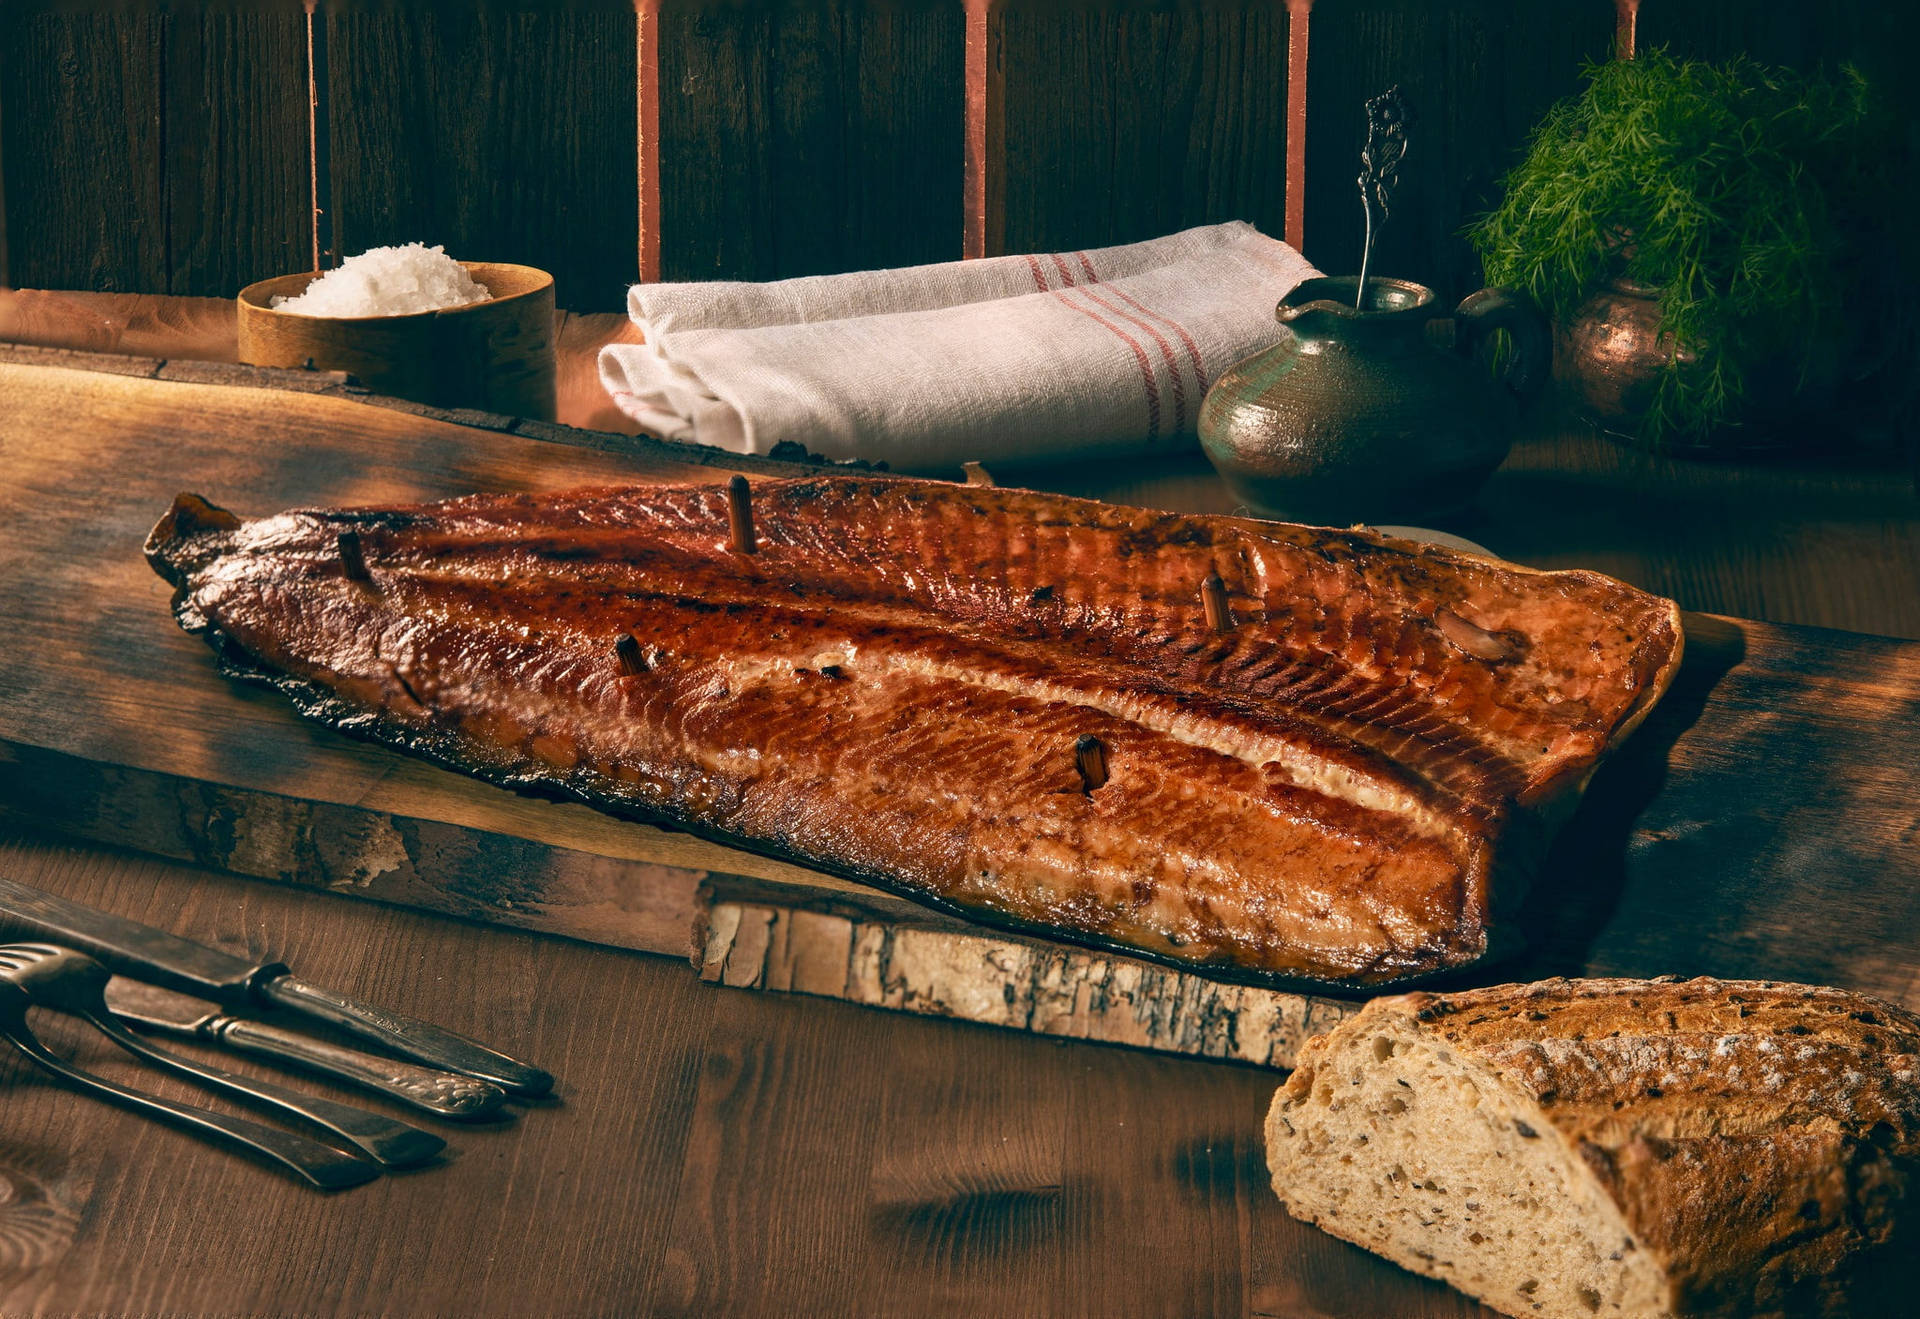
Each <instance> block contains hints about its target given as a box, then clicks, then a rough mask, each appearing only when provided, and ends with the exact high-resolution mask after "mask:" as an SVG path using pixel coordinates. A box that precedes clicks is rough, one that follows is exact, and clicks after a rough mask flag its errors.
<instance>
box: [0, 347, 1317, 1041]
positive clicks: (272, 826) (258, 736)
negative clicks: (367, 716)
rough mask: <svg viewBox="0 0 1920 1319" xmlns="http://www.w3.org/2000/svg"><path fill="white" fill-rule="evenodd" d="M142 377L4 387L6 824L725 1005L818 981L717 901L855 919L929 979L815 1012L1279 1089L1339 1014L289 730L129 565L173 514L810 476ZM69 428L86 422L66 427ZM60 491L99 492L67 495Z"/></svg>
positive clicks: (497, 424) (0, 620)
mask: <svg viewBox="0 0 1920 1319" xmlns="http://www.w3.org/2000/svg"><path fill="white" fill-rule="evenodd" d="M73 360H81V359H80V358H79V357H78V356H77V355H76V357H75V358H74V359H73ZM122 360H123V361H124V362H128V363H131V362H134V361H136V359H122ZM104 361H105V362H106V363H107V364H115V365H117V363H115V362H114V359H104ZM147 365H148V367H149V368H150V372H148V373H142V372H139V371H137V370H136V371H133V372H132V373H129V374H112V375H109V374H103V373H99V372H92V371H81V370H73V369H68V368H64V367H22V366H9V365H4V364H0V390H4V391H5V392H6V394H7V396H8V397H9V399H11V400H15V401H17V405H18V411H17V412H15V413H13V414H11V415H9V416H6V417H0V454H4V455H5V457H6V460H7V463H8V466H9V469H10V471H12V472H14V473H16V474H17V480H16V481H15V482H14V483H13V484H12V485H10V486H9V487H8V489H7V491H6V492H5V493H4V494H0V507H4V508H5V509H6V510H7V511H8V512H9V513H11V514H12V515H14V516H17V517H19V518H22V519H27V520H30V521H31V522H32V524H33V527H32V529H31V530H29V529H28V528H27V527H26V526H25V525H22V526H21V528H20V530H19V534H18V535H16V536H14V537H12V538H10V539H9V540H7V541H6V542H5V543H0V577H4V579H5V580H8V581H10V582H14V583H17V584H18V585H17V587H16V589H14V590H12V591H10V592H9V593H8V594H7V596H6V597H5V599H4V601H0V627H4V628H6V629H7V630H8V631H9V632H11V633H12V634H13V635H15V636H16V637H24V636H25V635H26V634H27V633H29V632H30V633H32V635H33V637H34V641H33V643H32V646H31V647H30V649H31V651H32V653H33V654H34V656H35V660H34V662H33V663H32V664H30V665H15V666H12V667H9V668H4V669H0V810H3V811H5V812H7V813H10V814H11V815H12V816H13V817H14V818H15V819H16V820H17V821H19V822H20V823H22V824H35V825H39V826H42V827H52V828H55V829H58V830H61V831H63V832H65V833H68V834H71V835H73V836H76V837H80V838H85V839H88V840H90V841H93V842H99V843H107V844H111V845H115V846H123V847H129V848H137V849H140V850H143V851H148V852H153V853H156V854H158V855H161V856H166V857H171V858H175V859H180V860H190V861H194V862H197V863H199V864H202V865H209V866H215V867H218V868H220V869H223V870H229V871H233V872H236V873H239V874H244V875H252V876H257V877H260V878H266V879H274V880H279V881H282V882H286V883H293V884H302V885H307V886H311V887H321V888H328V889H332V890H336V891H340V892H345V893H350V894H353V895H356V896H361V897H368V898H373V899H377V900H381V901H387V902H394V903H400V904H404V905H407V906H414V907H420V908H424V909H427V910H432V911H440V912H446V913H449V914H452V915H457V916H462V917H466V918H468V919H473V920H484V921H492V922H495V923H499V924H507V925H514V926H518V927H522V928H527V929H535V930H542V931H546V932H549V933H555V934H564V935H569V936H571V937H574V938H580V939H588V940H593V941H595V942H600V943H607V944H611V945H614V946H618V947H624V948H634V949H639V950H641V951H646V952H654V953H664V954H668V955H671V956H675V957H682V958H685V957H689V956H690V955H692V954H694V953H695V952H696V951H698V952H699V953H700V955H701V960H702V961H703V962H707V963H713V962H720V963H724V962H726V961H727V960H729V958H730V957H731V959H732V961H733V964H734V966H735V968H736V969H735V972H734V975H733V977H732V979H733V980H734V981H735V982H737V983H743V984H744V983H754V984H760V983H762V982H764V983H765V985H766V987H768V988H784V989H794V988H798V989H801V990H803V991H804V990H807V989H808V988H809V987H810V986H812V987H815V988H816V992H823V993H824V992H828V990H827V987H825V986H824V985H821V984H820V983H819V981H818V979H817V978H814V979H809V978H808V977H806V976H803V977H802V978H801V982H800V983H799V984H797V985H796V984H795V983H793V980H792V977H791V976H788V977H787V978H786V979H785V980H781V979H780V978H779V977H777V976H775V977H768V976H764V975H761V976H752V975H749V974H748V972H747V967H748V961H749V956H750V952H751V950H750V949H749V947H748V946H746V945H744V944H743V945H742V946H741V947H739V948H738V949H731V948H728V947H723V946H722V945H721V944H720V943H715V942H714V941H712V940H710V939H709V938H707V937H706V935H707V934H708V933H709V932H710V931H711V930H712V929H713V927H714V924H715V917H714V914H713V910H712V909H713V908H715V907H716V905H718V904H724V903H729V902H731V903H736V904H737V903H739V902H741V901H743V900H749V901H751V903H753V904H754V906H755V908H756V910H757V911H761V912H765V913H768V920H769V921H771V920H772V919H774V918H776V917H777V918H778V919H780V920H783V921H784V920H788V919H790V918H791V917H792V914H793V913H794V912H795V911H797V910H800V909H805V910H809V911H815V912H817V913H820V914H823V915H824V916H827V917H830V918H833V919H840V920H847V919H849V918H851V919H855V920H857V921H858V922H859V923H860V924H861V926H862V928H863V929H865V930H867V931H868V932H869V933H870V935H871V937H872V938H873V939H875V940H879V941H885V940H888V939H890V938H892V937H893V934H894V932H895V931H896V930H912V931H914V932H915V934H914V935H911V936H909V942H912V940H913V939H914V938H918V939H919V940H920V941H919V942H918V943H917V944H914V946H915V947H916V948H919V949H921V950H922V952H923V955H922V956H921V957H920V958H919V960H918V961H917V962H916V961H913V960H912V959H910V958H908V957H907V956H905V955H904V954H903V956H902V957H901V958H899V959H897V962H896V963H894V964H892V965H890V967H889V968H888V969H887V970H886V971H885V973H884V974H883V973H882V972H881V970H880V969H878V968H876V969H875V971H874V974H872V975H868V976H864V977H863V976H855V975H853V974H852V973H851V971H849V973H848V974H846V975H843V977H842V979H841V983H840V985H839V986H837V987H833V992H832V996H833V997H840V998H846V999H850V1000H852V1001H867V1002H871V1003H872V1004H873V1005H875V1006H891V1007H897V1008H901V1009H903V1010H907V1011H917V1012H923V1013H931V1014H936V1015H944V1016H960V1017H965V1018H968V1019H982V1018H981V1017H980V1014H979V1013H977V1012H972V1011H970V1010H967V1007H966V1004H967V1003H969V1002H973V1001H978V1000H979V999H980V998H981V996H983V995H985V996H988V997H989V998H990V999H991V1001H993V1002H995V1003H1001V1004H1003V1005H1004V1004H1005V1002H1006V1001H1007V997H1006V996H1007V994H1008V993H1010V992H1018V993H1021V994H1023V995H1025V1001H1028V1002H1039V1001H1040V1000H1041V999H1044V1004H1043V1005H1042V1006H1043V1008H1044V1010H1041V1009H1039V1008H1037V1009H1036V1010H1034V1011H1029V1012H1024V1013H1021V1014H1018V1019H1014V1017H1013V1016H1009V1015H1007V1014H1005V1013H1003V1014H1002V1016H1001V1018H999V1019H997V1020H995V1021H994V1023H993V1024H999V1025H1008V1026H1015V1027H1018V1028H1021V1029H1027V1030H1035V1031H1039V1032H1041V1033H1046V1034H1061V1035H1078V1036H1082V1037H1090V1038H1103V1039H1112V1040H1116V1041H1119V1042H1126V1043H1134V1044H1140V1045H1143V1046H1146V1047H1153V1048H1160V1049H1165V1050H1167V1051H1170V1052H1178V1053H1196V1054H1202V1055H1206V1056H1217V1057H1232V1058H1240V1059H1242V1060H1244V1061H1249V1062H1256V1063H1261V1064H1277V1065H1286V1064H1287V1063H1289V1062H1290V1061H1291V1058H1292V1050H1293V1049H1294V1048H1295V1047H1296V1046H1297V1045H1298V1044H1299V1042H1300V1041H1301V1040H1302V1039H1303V1038H1304V1037H1305V1029H1304V1026H1305V1023H1306V1021H1307V1020H1308V1019H1309V1017H1310V1016H1313V1018H1314V1019H1315V1020H1324V1019H1326V1018H1327V1015H1328V1014H1329V1013H1333V1014H1336V1015H1337V1014H1338V1013H1339V1012H1340V1011H1341V1009H1340V1008H1339V1007H1338V1006H1325V1007H1319V1008H1317V1009H1316V1008H1315V1006H1314V1002H1315V1001H1310V1000H1308V999H1305V998H1303V997H1300V996H1297V995H1292V994H1284V993H1277V992H1273V991H1262V990H1247V991H1225V992H1222V991H1220V990H1219V988H1218V987H1213V986H1209V985H1207V984H1206V983H1205V982H1203V981H1200V980H1199V979H1198V978H1197V977H1193V976H1189V975H1185V974H1182V973H1179V972H1171V971H1168V972H1162V971H1155V970H1142V969H1134V967H1133V964H1132V963H1130V962H1129V961H1128V959H1125V958H1119V957H1107V956H1101V955H1092V954H1084V953H1079V952H1075V953H1073V954H1072V955H1071V956H1068V955H1065V954H1061V955H1059V956H1053V955H1052V954H1053V953H1054V951H1055V950H1053V949H1052V947H1051V946H1050V945H1044V944H1041V943H1037V942H1035V941H1031V940H1021V939H1015V938H1011V937H1008V936H1003V935H1000V934H997V933H982V932H979V931H977V930H975V929H973V928H972V927H969V926H965V925H963V924H961V923H959V922H957V921H952V920H948V919H946V918H942V917H938V916H936V915H934V914H933V913H930V912H927V911H925V910H924V909H922V908H920V907H918V906H915V905H914V904H912V903H909V902H906V901H904V900H902V899H899V898H895V897H891V896H889V895H886V894H882V893H878V892H875V891H873V890H869V889H866V888H864V887H862V886H859V885H856V884H851V883H848V882H847V881H845V880H840V879H836V878H834V877H832V876H828V875H823V874H819V873H817V872H814V871H809V870H805V869H802V868H801V867H798V866H793V865H788V864H785V863H782V862H778V861H771V860H768V859H765V858H762V857H757V856H753V855H751V854H748V853H744V852H738V851H734V850H732V849H729V848H725V847H721V846H719V845H717V844H714V843H709V842H705V841H703V840H700V839H696V838H693V837H691V836H689V835H686V834H680V833H669V832H665V831H662V830H659V829H653V828H648V827H646V826H644V825H637V824H631V823H627V822H623V821H618V820H615V819H613V818H611V817H609V816H606V815H602V814H600V813H599V812H597V811H593V810H590V809H588V808H586V807H584V806H573V805H564V804H559V803H553V802H545V801H536V800H533V799H529V798H523V797H516V796H514V795H512V794H511V793H506V792H502V791H499V790H497V789H494V788H490V787H488V786H486V785H484V784H480V783H478V782H475V781H473V780H470V779H467V778H465V777H463V776H461V775H457V774H453V773H450V772H448V771H445V770H440V769H436V768H433V767H432V766H429V765H426V764H424V763H422V762H418V761H414V760H411V759H409V758H407V757H405V756H401V755H398V754H395V753H393V752H391V751H388V750H385V749H383V748H379V747H373V746H367V745H364V744H360V743H354V742H351V741H349V740H348V739H346V738H343V737H340V736H339V735H337V734H334V733H332V732H330V731H327V730H325V729H321V728H317V727H313V726H311V725H305V724H302V723H300V721H298V720H297V719H296V718H295V717H294V716H293V714H292V712H291V711H290V710H289V709H288V708H287V707H286V705H285V703H284V702H283V701H282V700H281V699H280V698H279V697H278V696H277V695H275V694H273V693H271V692H267V691H264V690H261V689H257V688H246V687H242V686H239V685H236V684H232V683H229V682H227V681H225V680H223V679H221V678H220V677H219V676H218V675H217V674H216V673H215V672H214V669H213V665H212V662H211V658H210V655H209V653H208V651H207V649H206V647H205V645H204V644H203V643H202V642H201V641H200V640H199V639H198V638H194V637H189V636H187V635H185V634H184V633H182V632H180V630H179V629H178V628H177V627H175V626H174V625H173V624H172V622H171V620H170V618H169V615H168V610H167V601H168V599H169V596H170V593H171V592H170V588H169V587H167V585H166V584H165V583H164V582H162V581H161V580H160V579H159V578H158V577H157V576H155V575H154V574H153V572H152V570H151V569H150V568H149V567H148V566H147V564H146V563H145V561H144V560H143V559H142V557H141V555H140V552H139V547H140V544H141V542H142V540H143V539H144V538H145V535H146V532H147V530H148V529H149V527H150V526H151V524H152V522H153V521H154V520H155V519H156V518H157V517H158V516H159V514H160V512H162V511H164V510H165V508H166V507H167V505H168V503H169V502H170V500H171V498H172V496H173V494H174V493H175V492H176V491H178V490H180V489H187V488H192V489H197V490H199V491H201V492H202V493H205V494H208V495H209V497H211V498H213V499H214V500H215V501H216V502H222V503H225V504H227V505H229V506H231V507H233V508H234V509H235V510H236V511H238V512H242V513H247V514H260V513H265V512H269V511H274V510H278V509H280V508H283V507H286V506H289V505H298V504H310V503H342V502H345V503H356V502H364V503H380V502H392V501H402V502H404V501H408V500H413V499H422V498H435V497H441V496H447V495H453V494H458V493H466V492H472V491H498V490H522V489H526V490H543V489H563V488H566V487H569V486H577V485H585V484H606V483H610V482H617V481H621V480H635V479H645V480H696V481H697V480H714V479H717V473H716V472H715V471H714V469H712V468H709V467H705V466H702V465H701V463H703V462H706V461H711V460H714V459H716V458H720V457H724V458H725V459H726V460H727V461H728V462H729V464H730V465H734V466H738V467H740V468H743V469H746V470H760V471H773V470H786V471H803V470H808V469H804V468H791V467H788V468H784V469H783V468H782V467H781V466H780V465H778V464H773V463H769V462H767V461H766V460H755V459H736V458H733V457H732V456H730V455H718V454H717V453H716V452H715V451H712V450H687V449H685V448H683V447H681V446H671V445H663V444H658V443H654V442H650V441H645V440H635V439H629V438H628V437H624V436H614V435H597V434H595V433H592V432H577V431H567V430H566V429H565V428H559V427H554V426H552V425H550V424H541V423H514V422H513V421H512V419H510V418H485V417H477V416H476V417H475V418H474V420H475V421H480V422H484V423H485V425H486V429H479V428H476V427H474V426H463V425H459V424H455V423H454V422H451V421H448V420H445V419H444V415H445V414H443V415H442V416H440V417H436V416H433V415H428V414H430V412H431V410H430V409H422V408H418V407H410V408H408V409H406V410H402V409H399V408H391V407H370V406H368V405H367V404H365V403H362V402H359V401H357V400H356V399H355V398H353V397H352V396H350V395H347V394H344V393H342V392H341V389H342V387H341V386H339V385H338V384H336V383H331V382H328V381H325V380H317V381H308V380H305V379H302V378H301V377H302V376H303V373H300V372H283V373H275V376H274V379H275V382H276V383H277V384H280V385H281V386H282V388H278V389H272V390H267V389H247V388H235V387H233V386H232V385H231V384H225V383H210V384H199V383H191V382H177V381H172V380H167V379H164V378H161V379H155V378H152V376H151V371H155V370H157V371H159V372H160V373H161V375H162V376H164V375H166V374H168V373H169V372H171V371H172V370H173V367H172V366H167V367H162V366H160V365H159V364H157V363H148V364H147ZM176 365H189V366H195V367H198V368H199V369H200V370H202V371H205V370H216V371H221V372H223V373H236V374H232V375H227V374H223V375H222V376H221V377H220V379H221V380H222V381H226V380H232V379H244V378H245V376H244V373H245V372H247V371H249V370H250V368H239V367H217V366H215V365H214V364H176ZM279 377H293V378H292V379H290V380H286V379H279ZM286 386H293V387H294V388H286ZM74 416H81V417H84V418H85V419H86V424H84V425H81V426H73V425H71V424H66V420H70V419H71V418H72V417H74ZM522 430H532V431H538V432H539V433H541V434H548V435H556V436H562V437H565V438H567V439H569V440H571V441H573V442H572V443H553V442H551V441H547V440H541V439H536V438H531V437H530V436H529V435H527V434H523V433H520V431H522ZM55 436H57V437H58V438H57V439H56V438H49V437H55ZM610 446H621V448H620V450H619V451H616V450H615V449H614V448H612V447H610ZM76 468H80V469H84V470H88V471H93V472H98V473H101V474H102V478H103V479H102V480H101V481H100V482H99V483H97V484H95V483H86V484H76V483H74V482H73V481H72V480H71V479H70V478H71V473H72V472H73V471H74V470H75V469H76ZM36 712H38V713H36ZM719 919H720V921H721V922H722V923H724V922H725V921H726V920H727V919H728V918H727V917H725V916H721V917H719ZM801 923H802V924H803V925H804V924H806V920H805V919H804V918H803V919H802V921H801ZM696 927H697V928H698V930H699V932H700V937H699V945H698V948H697V949H696V943H695V940H696ZM734 928H735V929H737V928H738V924H737V921H736V923H735V926H734ZM962 962H966V963H968V964H970V965H971V967H972V968H973V969H972V973H971V980H970V991H969V992H970V994H971V998H968V997H967V996H966V995H963V994H961V993H959V992H958V990H957V987H956V986H957V977H958V976H959V972H958V971H957V970H956V967H957V966H959V965H960V963H962ZM715 978H716V979H720V980H723V981H724V980H725V979H726V977H725V976H716V977H715ZM1036 981H1037V982H1038V984H1039V986H1040V988H1041V989H1042V990H1044V991H1045V992H1044V993H1043V994H1040V995H1036V993H1035V989H1034V986H1035V984H1036ZM869 985H871V986H874V989H873V992H872V993H871V994H868V995H867V996H866V997H865V998H863V997H862V990H863V988H864V987H866V986H869ZM1007 986H1024V988H1020V989H1018V990H1017V991H1016V990H1010V989H1008V988H1007ZM1091 994H1097V995H1098V996H1099V1002H1098V1003H1093V1002H1090V1001H1089V995H1091ZM1122 998H1124V999H1125V1000H1126V1002H1125V1004H1124V1005H1123V1004H1122V1003H1121V1002H1120V1000H1121V999H1122ZM1109 1003H1111V1004H1112V1007H1111V1008H1109V1007H1108V1006H1107V1005H1108V1004H1109ZM1076 1004H1078V1005H1079V1006H1078V1007H1076ZM1316 1012H1317V1014H1318V1015H1317V1016H1315V1015H1314V1014H1315V1013H1316ZM1242 1017H1244V1020H1245V1026H1244V1028H1243V1029H1240V1028H1237V1027H1236V1023H1237V1022H1238V1021H1239V1020H1240V1019H1241V1018H1242Z"/></svg>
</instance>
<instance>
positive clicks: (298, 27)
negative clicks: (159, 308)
mask: <svg viewBox="0 0 1920 1319" xmlns="http://www.w3.org/2000/svg"><path fill="white" fill-rule="evenodd" d="M165 67H166V83H165V90H166V161H165V166H164V169H163V178H164V183H165V188H166V234H167V244H168V270H167V284H166V291H167V292H169V293H187V294H196V295H206V296H216V297H231V296H232V295H233V294H235V293H238V292H239V291H240V290H241V288H243V287H244V286H246V285H248V284H251V283H252V282H253V281H255V280H258V279H267V278H269V277H270V276H273V275H285V274H288V273H290V272H292V271H296V270H308V269H311V268H312V266H313V178H312V173H311V161H310V159H309V155H308V150H309V143H308V111H307V104H308V100H307V19H306V9H305V7H304V6H303V5H302V4H301V2H300V0H272V2H271V3H266V2H265V0H216V2H215V3H207V4H191V5H174V6H173V7H172V8H171V9H170V10H169V12H168V15H167V32H166V66H165Z"/></svg>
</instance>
